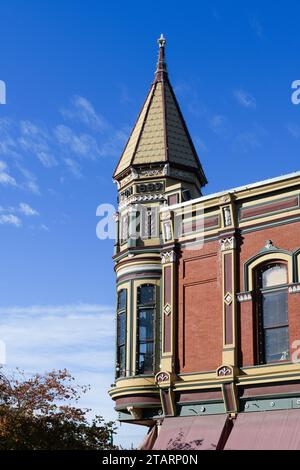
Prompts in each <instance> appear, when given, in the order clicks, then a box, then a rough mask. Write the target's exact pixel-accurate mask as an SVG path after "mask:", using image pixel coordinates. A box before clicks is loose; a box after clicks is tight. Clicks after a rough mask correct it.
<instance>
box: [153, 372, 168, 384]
mask: <svg viewBox="0 0 300 470" xmlns="http://www.w3.org/2000/svg"><path fill="white" fill-rule="evenodd" d="M169 381H170V374H168V372H158V374H156V377H155V382H156V383H157V384H160V383H164V382H169Z"/></svg>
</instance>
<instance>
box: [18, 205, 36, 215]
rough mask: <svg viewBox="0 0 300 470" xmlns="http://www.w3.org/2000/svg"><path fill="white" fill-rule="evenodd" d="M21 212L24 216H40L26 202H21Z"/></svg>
mask: <svg viewBox="0 0 300 470" xmlns="http://www.w3.org/2000/svg"><path fill="white" fill-rule="evenodd" d="M19 210H20V212H21V213H22V214H24V215H26V216H27V217H31V216H35V215H39V213H38V211H37V210H35V209H33V208H32V207H31V206H30V205H29V204H27V203H26V202H20V205H19Z"/></svg>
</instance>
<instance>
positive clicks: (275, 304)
mask: <svg viewBox="0 0 300 470" xmlns="http://www.w3.org/2000/svg"><path fill="white" fill-rule="evenodd" d="M262 304H263V326H264V328H269V327H271V326H276V325H283V324H287V323H288V295H287V291H284V292H270V293H267V294H262Z"/></svg>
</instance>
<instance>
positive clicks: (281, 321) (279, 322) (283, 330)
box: [256, 261, 290, 364]
mask: <svg viewBox="0 0 300 470" xmlns="http://www.w3.org/2000/svg"><path fill="white" fill-rule="evenodd" d="M287 284H288V270H287V265H286V264H284V263H282V262H276V261H274V262H270V263H266V264H263V265H261V266H260V267H258V268H257V270H256V296H257V302H256V305H257V312H256V313H257V315H256V323H257V352H258V362H259V363H260V364H269V363H272V362H280V361H286V360H288V359H289V358H290V347H289V321H288V286H287Z"/></svg>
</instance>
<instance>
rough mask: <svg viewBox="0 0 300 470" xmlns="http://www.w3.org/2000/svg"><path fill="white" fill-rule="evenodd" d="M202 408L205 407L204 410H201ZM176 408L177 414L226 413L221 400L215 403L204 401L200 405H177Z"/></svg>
mask: <svg viewBox="0 0 300 470" xmlns="http://www.w3.org/2000/svg"><path fill="white" fill-rule="evenodd" d="M205 405H206V406H205ZM202 408H205V410H203V411H201V409H202ZM176 409H177V416H208V415H219V414H224V415H225V414H226V410H225V406H224V403H223V402H220V403H216V404H210V403H205V404H202V405H200V404H199V405H195V406H193V407H191V405H187V406H177V407H176Z"/></svg>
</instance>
